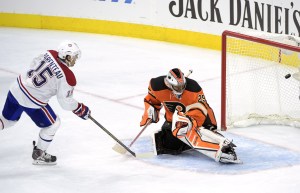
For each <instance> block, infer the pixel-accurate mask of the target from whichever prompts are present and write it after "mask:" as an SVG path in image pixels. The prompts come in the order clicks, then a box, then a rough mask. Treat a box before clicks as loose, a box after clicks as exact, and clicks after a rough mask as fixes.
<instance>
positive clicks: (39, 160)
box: [32, 141, 56, 165]
mask: <svg viewBox="0 0 300 193" xmlns="http://www.w3.org/2000/svg"><path fill="white" fill-rule="evenodd" d="M33 146H34V147H33V152H32V159H33V162H32V164H33V165H56V156H53V155H50V154H48V153H46V151H43V150H41V149H38V148H37V147H36V146H35V141H34V142H33Z"/></svg>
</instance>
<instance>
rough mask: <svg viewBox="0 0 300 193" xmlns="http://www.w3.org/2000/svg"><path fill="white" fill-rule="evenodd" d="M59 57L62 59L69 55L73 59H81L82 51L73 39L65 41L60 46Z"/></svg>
mask: <svg viewBox="0 0 300 193" xmlns="http://www.w3.org/2000/svg"><path fill="white" fill-rule="evenodd" d="M57 51H58V57H59V58H60V59H62V60H65V59H66V57H67V56H68V55H69V56H71V58H72V59H74V58H77V59H79V58H80V56H81V51H80V49H79V47H78V46H77V44H76V43H75V42H72V41H64V42H62V43H61V44H60V45H59V46H58V49H57Z"/></svg>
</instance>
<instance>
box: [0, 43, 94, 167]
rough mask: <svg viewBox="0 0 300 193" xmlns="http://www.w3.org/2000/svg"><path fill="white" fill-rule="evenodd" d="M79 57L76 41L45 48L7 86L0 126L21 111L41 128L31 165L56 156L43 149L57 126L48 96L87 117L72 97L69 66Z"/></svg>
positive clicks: (53, 160)
mask: <svg viewBox="0 0 300 193" xmlns="http://www.w3.org/2000/svg"><path fill="white" fill-rule="evenodd" d="M80 56H81V51H80V49H79V47H78V46H77V44H76V43H74V42H71V41H64V42H62V43H61V44H60V45H59V47H58V49H57V50H48V51H46V53H44V54H42V55H40V56H38V57H37V58H35V59H34V60H33V62H32V64H31V65H30V68H29V69H28V71H27V72H26V73H24V74H22V75H19V76H18V77H17V80H16V81H15V82H14V83H13V84H12V86H11V87H10V90H9V92H8V95H7V98H6V102H5V104H4V108H3V111H2V114H1V115H0V129H6V128H8V127H11V126H13V125H14V124H15V123H16V122H17V121H18V120H19V119H20V117H21V115H22V113H23V112H25V113H26V114H27V115H28V116H29V117H30V118H31V119H32V121H33V122H34V123H35V124H36V125H37V126H38V127H39V128H41V129H40V132H39V136H38V140H37V144H35V142H33V145H34V148H33V153H32V158H33V164H48V165H54V164H56V156H53V155H50V154H48V153H47V152H46V150H47V148H48V146H49V145H50V143H51V141H52V140H53V137H54V135H55V133H56V131H57V129H58V128H59V125H60V119H59V117H58V116H57V115H56V114H55V112H54V111H53V110H52V108H51V107H50V105H49V104H48V102H49V100H50V98H51V97H53V96H55V95H56V97H57V100H58V102H59V104H60V105H61V107H62V108H63V109H65V110H68V111H72V112H73V113H75V114H76V115H77V116H79V117H80V118H82V119H85V120H86V119H88V116H89V114H90V110H89V108H88V107H87V106H85V105H84V104H83V103H79V102H77V101H76V100H75V99H74V98H73V90H74V87H75V86H76V78H75V75H74V74H73V72H72V71H71V70H70V69H69V67H73V66H74V65H75V63H76V61H77V60H78V59H79V58H80Z"/></svg>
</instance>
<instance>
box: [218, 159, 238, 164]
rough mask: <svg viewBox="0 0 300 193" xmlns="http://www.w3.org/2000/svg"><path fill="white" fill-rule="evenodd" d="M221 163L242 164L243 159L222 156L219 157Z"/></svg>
mask: <svg viewBox="0 0 300 193" xmlns="http://www.w3.org/2000/svg"><path fill="white" fill-rule="evenodd" d="M219 162H221V163H225V164H228V163H229V164H242V163H243V161H242V160H240V159H236V160H229V159H224V158H221V159H220V161H219Z"/></svg>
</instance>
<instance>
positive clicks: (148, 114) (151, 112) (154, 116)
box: [140, 103, 160, 126]
mask: <svg viewBox="0 0 300 193" xmlns="http://www.w3.org/2000/svg"><path fill="white" fill-rule="evenodd" d="M159 111H160V109H156V108H154V107H153V106H152V105H150V104H149V103H145V111H144V114H143V117H142V120H141V122H140V126H144V125H145V124H146V123H147V121H148V119H150V120H151V123H157V122H158V121H159Z"/></svg>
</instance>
